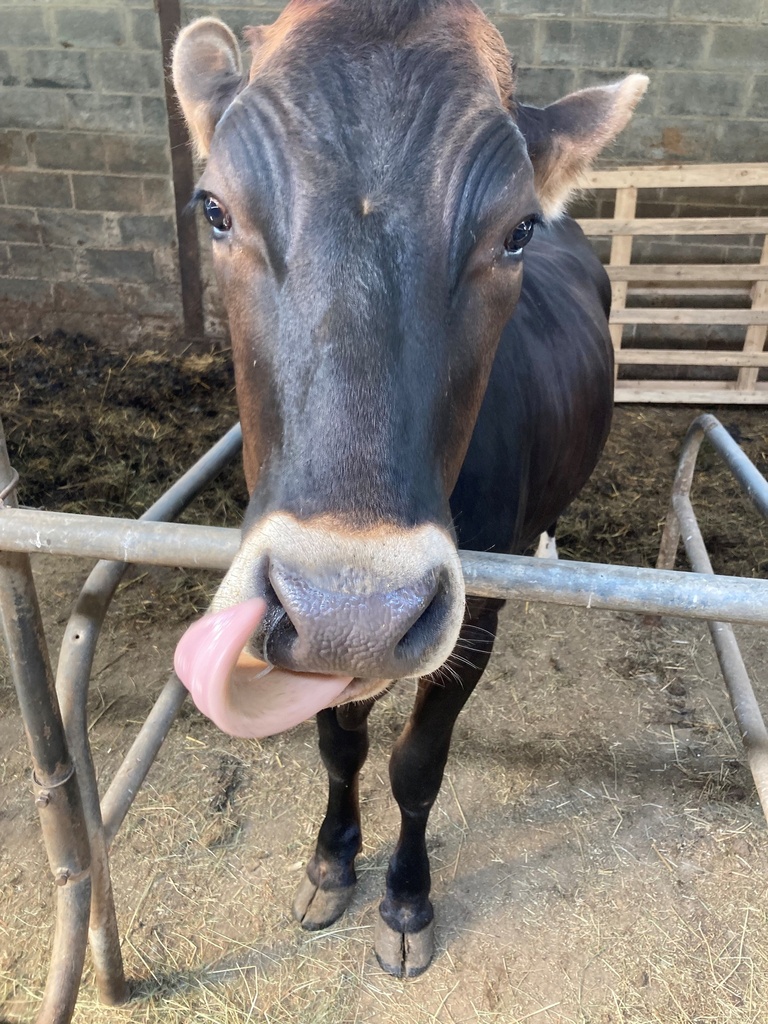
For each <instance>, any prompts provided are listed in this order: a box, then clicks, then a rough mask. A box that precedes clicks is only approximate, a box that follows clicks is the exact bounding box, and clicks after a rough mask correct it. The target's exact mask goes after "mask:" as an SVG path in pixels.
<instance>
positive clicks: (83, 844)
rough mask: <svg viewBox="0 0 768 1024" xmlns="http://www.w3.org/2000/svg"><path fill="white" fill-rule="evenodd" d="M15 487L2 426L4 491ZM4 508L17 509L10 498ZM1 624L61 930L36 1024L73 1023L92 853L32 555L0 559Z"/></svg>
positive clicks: (1, 482)
mask: <svg viewBox="0 0 768 1024" xmlns="http://www.w3.org/2000/svg"><path fill="white" fill-rule="evenodd" d="M12 482H13V474H12V471H11V467H10V464H9V462H8V451H7V448H6V445H5V436H4V434H3V431H2V425H1V424H0V491H2V490H4V489H5V488H6V487H7V486H8V485H10V484H12ZM5 501H6V502H7V503H8V504H9V505H11V504H15V498H14V497H13V496H9V497H6V499H5ZM0 620H1V621H2V627H3V633H4V635H5V641H6V644H7V647H8V655H9V659H10V664H11V673H12V675H13V681H14V686H15V688H16V694H17V697H18V701H19V707H20V708H21V716H22V720H23V722H24V731H25V733H26V737H27V744H28V746H29V750H30V753H31V755H32V765H33V772H34V774H33V788H34V791H35V804H36V806H37V809H38V812H39V815H40V825H41V828H42V832H43V842H44V844H45V849H46V853H47V854H48V862H49V864H50V867H51V871H52V873H53V876H54V880H55V882H56V884H57V885H58V886H60V889H59V893H58V898H57V901H56V930H55V933H54V939H53V949H52V952H51V964H50V968H49V971H48V979H47V981H46V986H45V994H44V996H43V1002H42V1005H41V1007H40V1010H39V1012H38V1015H37V1022H38V1024H68V1022H69V1021H70V1020H71V1018H72V1013H73V1011H74V1007H75V1002H76V1000H77V993H78V989H79V987H80V979H81V976H82V972H83V963H84V961H85V948H86V942H87V930H86V925H87V921H88V913H89V909H90V901H91V877H90V849H89V843H88V833H87V830H86V826H85V819H84V815H83V808H82V804H81V800H80V790H79V787H78V780H77V776H76V774H75V768H74V766H73V763H72V761H71V759H70V756H69V751H68V749H67V741H66V737H65V734H64V727H63V723H62V719H61V713H60V710H59V704H58V700H57V698H56V691H55V688H54V685H53V675H52V673H51V666H50V660H49V658H48V649H47V646H46V642H45V635H44V633H43V624H42V618H41V616H40V607H39V604H38V601H37V593H36V591H35V583H34V579H33V578H32V568H31V565H30V562H29V556H28V555H24V554H18V553H17V554H12V553H9V552H0Z"/></svg>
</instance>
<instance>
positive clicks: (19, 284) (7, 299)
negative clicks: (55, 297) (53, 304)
mask: <svg viewBox="0 0 768 1024" xmlns="http://www.w3.org/2000/svg"><path fill="white" fill-rule="evenodd" d="M50 301H51V284H50V282H48V281H46V280H45V279H43V278H29V279H27V280H24V279H21V280H19V279H17V278H13V277H0V302H3V303H8V304H9V305H12V304H13V303H24V305H32V306H43V305H47V304H48V303H49V302H50Z"/></svg>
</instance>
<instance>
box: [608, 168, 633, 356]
mask: <svg viewBox="0 0 768 1024" xmlns="http://www.w3.org/2000/svg"><path fill="white" fill-rule="evenodd" d="M636 208H637V189H636V188H635V186H634V185H630V186H628V187H627V188H617V189H616V205H615V208H614V211H613V217H614V220H632V218H633V217H634V216H635V210H636ZM631 262H632V235H614V236H613V238H612V239H611V256H610V260H609V265H612V266H616V265H617V264H618V265H619V266H626V265H628V264H630V263H631ZM626 304H627V282H626V281H614V282H613V298H612V301H611V310H619V309H624V307H625V306H626ZM610 331H611V341H612V342H613V350H614V352H615V353H618V352H619V350H620V349H621V337H622V334H623V331H624V327H623V325H622V324H617V323H612V324H611V326H610ZM615 372H616V374H617V375H618V372H619V363H618V360H617V362H616V370H615Z"/></svg>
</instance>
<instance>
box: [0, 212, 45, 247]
mask: <svg viewBox="0 0 768 1024" xmlns="http://www.w3.org/2000/svg"><path fill="white" fill-rule="evenodd" d="M0 238H1V239H2V240H3V241H4V242H39V241H40V228H39V227H38V226H37V216H36V214H35V212H34V211H33V210H23V209H17V208H16V207H13V206H0Z"/></svg>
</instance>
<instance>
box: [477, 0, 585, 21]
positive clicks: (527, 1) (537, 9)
mask: <svg viewBox="0 0 768 1024" xmlns="http://www.w3.org/2000/svg"><path fill="white" fill-rule="evenodd" d="M490 10H491V12H492V20H493V21H496V20H497V19H496V18H495V17H493V14H494V13H495V11H496V10H498V11H500V12H501V13H502V14H504V13H506V12H509V13H510V14H515V15H527V16H530V15H534V16H537V17H546V18H569V17H571V16H572V15H574V14H581V0H499V4H498V7H497V6H496V5H495V4H491V5H490Z"/></svg>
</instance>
